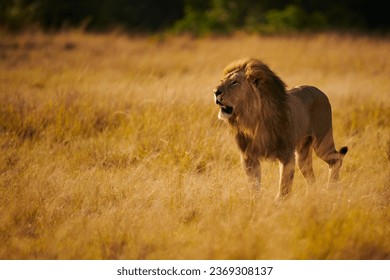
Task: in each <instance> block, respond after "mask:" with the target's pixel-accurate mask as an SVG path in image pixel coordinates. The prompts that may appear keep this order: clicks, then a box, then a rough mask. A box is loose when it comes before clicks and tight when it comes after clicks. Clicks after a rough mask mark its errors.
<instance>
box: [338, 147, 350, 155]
mask: <svg viewBox="0 0 390 280" xmlns="http://www.w3.org/2000/svg"><path fill="white" fill-rule="evenodd" d="M347 152H348V147H347V146H344V147H342V148H341V149H340V150H339V153H340V155H341V156H342V157H344V156H345V155H346V154H347Z"/></svg>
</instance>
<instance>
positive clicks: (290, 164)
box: [276, 155, 295, 199]
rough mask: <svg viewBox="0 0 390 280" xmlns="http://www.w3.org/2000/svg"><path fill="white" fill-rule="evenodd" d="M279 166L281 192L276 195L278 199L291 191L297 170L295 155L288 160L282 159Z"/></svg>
mask: <svg viewBox="0 0 390 280" xmlns="http://www.w3.org/2000/svg"><path fill="white" fill-rule="evenodd" d="M279 168H280V180H279V192H278V195H277V196H276V199H283V198H284V197H286V196H287V195H288V194H289V193H290V191H291V189H292V184H293V179H294V172H295V156H294V155H291V156H290V157H289V159H288V160H285V161H280V163H279Z"/></svg>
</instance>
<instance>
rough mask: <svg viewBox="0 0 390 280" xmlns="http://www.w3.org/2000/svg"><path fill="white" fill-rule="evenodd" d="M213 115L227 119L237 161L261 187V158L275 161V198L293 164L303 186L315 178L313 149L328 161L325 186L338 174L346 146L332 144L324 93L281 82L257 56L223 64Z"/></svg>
mask: <svg viewBox="0 0 390 280" xmlns="http://www.w3.org/2000/svg"><path fill="white" fill-rule="evenodd" d="M213 92H214V97H215V103H216V104H217V105H218V106H219V107H220V111H219V114H218V118H219V119H221V120H225V121H227V122H228V123H229V126H230V127H231V129H232V131H233V134H234V136H235V140H236V143H237V145H238V148H239V150H240V152H241V162H242V166H243V168H244V170H245V172H246V174H247V175H248V177H249V179H250V181H251V182H252V184H253V185H254V187H255V189H256V190H260V185H261V170H260V161H262V160H266V159H270V160H278V161H279V166H280V180H279V190H278V194H277V199H281V198H284V197H286V196H287V195H288V194H289V193H290V192H291V189H292V184H293V179H294V172H295V164H296V158H295V156H296V155H297V163H298V166H299V169H300V171H301V172H302V174H303V176H304V178H305V180H306V182H307V184H308V185H312V184H314V183H315V180H316V179H315V175H314V172H313V166H312V151H313V150H314V151H315V153H316V155H317V156H318V157H319V158H320V159H322V160H323V161H325V162H326V163H327V164H328V165H329V175H328V186H329V185H331V184H333V183H335V182H336V181H337V180H338V179H339V173H340V168H341V165H342V162H343V158H344V156H345V155H346V153H347V152H348V147H346V146H345V147H342V148H341V149H340V150H339V151H337V150H336V149H335V144H334V140H333V131H332V130H333V129H332V110H331V105H330V102H329V99H328V97H327V96H326V95H325V94H324V93H323V92H322V91H321V90H319V89H318V88H316V87H314V86H308V85H303V86H297V87H294V88H292V89H290V90H286V84H285V83H284V82H283V81H282V80H281V79H280V78H279V77H278V76H277V75H276V74H275V73H274V72H273V71H271V69H270V68H269V67H268V66H267V65H266V64H265V63H263V62H262V61H260V60H257V59H254V58H246V59H242V60H238V61H235V62H233V63H231V64H230V65H228V66H227V67H226V68H225V69H224V72H223V79H222V80H221V82H220V84H219V85H218V86H217V87H216V88H215V89H214V91H213Z"/></svg>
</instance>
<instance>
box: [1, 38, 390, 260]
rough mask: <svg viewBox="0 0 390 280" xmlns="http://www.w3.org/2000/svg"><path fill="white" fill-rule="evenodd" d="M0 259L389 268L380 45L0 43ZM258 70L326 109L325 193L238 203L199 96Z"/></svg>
mask: <svg viewBox="0 0 390 280" xmlns="http://www.w3.org/2000/svg"><path fill="white" fill-rule="evenodd" d="M2 37H3V39H2V40H1V42H0V104H1V106H0V149H1V152H0V213H1V214H0V244H2V245H1V246H0V258H1V259H389V258H390V239H389V236H390V226H389V225H390V209H389V206H390V183H389V180H390V171H389V170H390V167H389V160H390V142H389V141H390V140H389V128H390V123H389V120H390V80H389V77H390V56H389V53H388V51H389V49H390V41H389V40H388V39H378V38H369V37H358V36H348V35H344V36H341V35H335V34H320V35H306V36H296V37H259V36H250V35H243V34H237V35H235V36H233V37H229V38H223V37H222V38H203V39H191V38H187V37H172V38H171V37H163V36H156V37H127V36H124V35H120V34H101V35H96V34H95V35H93V34H82V33H79V32H69V33H61V34H42V33H35V34H23V35H8V34H2ZM243 56H245V57H246V56H254V57H257V58H260V59H263V60H264V61H265V62H266V63H268V64H269V65H270V67H271V68H272V69H273V70H275V72H276V73H278V74H279V75H280V76H281V77H282V79H283V80H284V81H285V82H286V83H287V84H288V85H289V86H294V85H297V84H311V85H315V86H317V87H319V88H321V89H322V90H324V91H325V92H326V93H327V94H328V96H329V98H330V100H331V103H332V105H333V109H334V111H333V115H334V126H335V132H334V133H335V141H336V145H337V147H341V146H342V145H348V146H349V148H350V151H349V153H348V154H347V156H346V158H345V161H344V166H343V168H342V172H341V177H342V179H341V182H340V186H338V187H337V188H334V189H329V190H327V189H326V188H325V184H326V175H327V166H326V164H324V163H323V162H321V161H320V160H318V159H317V158H315V171H316V175H317V177H318V181H319V183H318V186H317V187H316V188H312V189H309V190H307V189H306V186H305V183H304V180H303V178H302V176H301V174H300V173H299V171H297V173H296V179H295V181H294V187H293V195H292V197H291V198H290V199H289V200H287V201H285V202H283V203H275V202H274V197H275V195H276V192H277V181H278V176H279V175H278V168H277V164H276V163H273V162H266V163H264V164H263V189H262V193H261V195H259V196H257V197H254V196H253V194H252V192H251V189H250V186H249V185H248V182H247V179H246V178H245V175H244V172H243V171H242V169H241V167H240V163H239V154H238V151H237V149H236V147H235V144H234V141H233V139H232V137H231V135H229V131H228V129H227V127H226V125H225V124H224V123H222V122H220V121H218V120H217V111H218V109H217V108H216V106H215V105H214V104H213V96H212V88H213V86H214V85H216V84H217V83H218V81H219V79H220V77H221V73H222V69H223V68H224V66H225V65H226V64H228V63H229V62H231V61H232V60H235V59H237V58H240V57H243Z"/></svg>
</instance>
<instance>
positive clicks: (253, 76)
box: [246, 69, 263, 87]
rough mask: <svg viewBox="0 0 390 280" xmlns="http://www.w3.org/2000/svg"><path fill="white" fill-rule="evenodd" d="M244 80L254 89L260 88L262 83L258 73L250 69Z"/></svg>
mask: <svg viewBox="0 0 390 280" xmlns="http://www.w3.org/2000/svg"><path fill="white" fill-rule="evenodd" d="M246 78H247V79H248V81H249V82H251V83H252V84H254V85H255V86H256V87H260V86H261V85H262V83H263V79H262V77H261V72H260V71H253V70H252V69H251V70H250V71H247V73H246Z"/></svg>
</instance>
